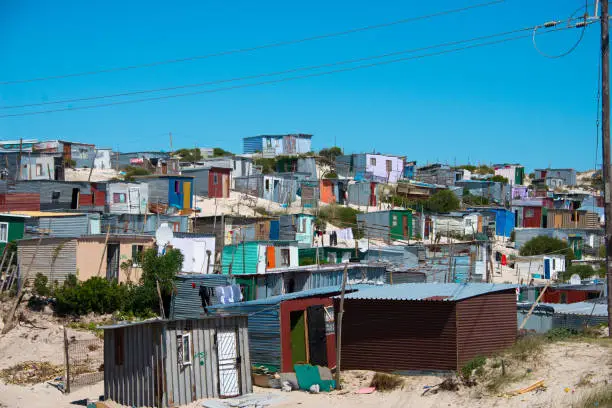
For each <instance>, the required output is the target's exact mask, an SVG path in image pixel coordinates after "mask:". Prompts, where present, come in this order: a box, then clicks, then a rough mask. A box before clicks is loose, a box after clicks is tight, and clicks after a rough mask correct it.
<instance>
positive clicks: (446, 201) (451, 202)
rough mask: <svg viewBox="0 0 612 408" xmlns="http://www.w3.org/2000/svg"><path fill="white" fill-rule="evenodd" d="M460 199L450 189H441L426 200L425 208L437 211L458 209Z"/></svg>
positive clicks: (445, 211)
mask: <svg viewBox="0 0 612 408" xmlns="http://www.w3.org/2000/svg"><path fill="white" fill-rule="evenodd" d="M459 206H460V203H459V199H458V198H457V196H456V195H455V193H453V192H452V191H450V190H440V191H438V192H437V193H435V194H434V195H432V196H431V197H430V198H429V199H428V200H427V201H426V202H425V209H427V210H428V211H431V212H435V213H447V212H451V211H455V210H458V209H459Z"/></svg>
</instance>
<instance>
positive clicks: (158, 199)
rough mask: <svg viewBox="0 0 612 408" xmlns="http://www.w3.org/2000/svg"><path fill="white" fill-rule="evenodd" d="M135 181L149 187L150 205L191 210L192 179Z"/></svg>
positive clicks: (159, 178)
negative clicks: (163, 205)
mask: <svg viewBox="0 0 612 408" xmlns="http://www.w3.org/2000/svg"><path fill="white" fill-rule="evenodd" d="M136 179H137V181H139V182H142V183H147V184H148V185H149V203H150V204H165V205H168V206H169V207H174V208H176V209H178V210H189V209H192V208H193V189H194V187H195V186H194V181H193V177H187V176H143V177H137V178H136Z"/></svg>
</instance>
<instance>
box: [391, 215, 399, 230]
mask: <svg viewBox="0 0 612 408" xmlns="http://www.w3.org/2000/svg"><path fill="white" fill-rule="evenodd" d="M397 223H398V217H397V214H393V215H391V226H392V227H397Z"/></svg>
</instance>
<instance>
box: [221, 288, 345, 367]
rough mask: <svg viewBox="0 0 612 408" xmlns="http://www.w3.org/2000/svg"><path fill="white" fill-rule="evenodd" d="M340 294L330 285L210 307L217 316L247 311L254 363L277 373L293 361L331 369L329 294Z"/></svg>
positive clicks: (333, 341) (333, 340)
mask: <svg viewBox="0 0 612 408" xmlns="http://www.w3.org/2000/svg"><path fill="white" fill-rule="evenodd" d="M352 291H353V290H352V289H349V290H348V292H352ZM339 293H340V287H339V286H333V287H326V288H319V289H312V290H307V291H303V292H297V293H290V294H285V295H280V296H274V297H269V298H267V299H263V300H255V301H251V302H240V303H230V304H226V305H216V306H212V307H210V308H209V309H210V311H211V313H212V314H214V315H217V316H228V315H229V316H233V315H241V314H248V316H249V348H250V352H251V360H252V362H253V364H255V365H257V366H265V367H267V368H268V369H269V370H271V371H276V372H292V371H294V370H293V365H294V364H296V363H309V364H313V365H320V366H324V367H330V368H332V367H335V366H336V330H335V319H334V306H333V303H334V302H333V299H331V296H333V295H336V294H339Z"/></svg>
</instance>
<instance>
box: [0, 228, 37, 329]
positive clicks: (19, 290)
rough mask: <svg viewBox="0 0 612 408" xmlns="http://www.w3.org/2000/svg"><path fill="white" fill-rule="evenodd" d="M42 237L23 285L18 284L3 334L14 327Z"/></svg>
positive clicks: (24, 277) (24, 276)
mask: <svg viewBox="0 0 612 408" xmlns="http://www.w3.org/2000/svg"><path fill="white" fill-rule="evenodd" d="M42 238H43V236H42V235H41V236H40V238H38V242H37V243H36V249H35V250H34V253H33V254H32V260H31V261H30V264H29V265H28V269H27V270H26V272H25V274H24V275H23V280H22V283H21V285H17V294H16V296H15V297H16V299H15V304H14V305H13V307H12V308H11V310H10V312H9V314H8V316H7V318H6V320H5V323H4V328H3V329H2V334H6V333H8V332H9V331H10V330H11V328H12V327H13V318H14V317H15V312H16V311H17V307H19V302H20V301H21V295H22V292H23V286H24V285H25V284H26V282H27V281H28V276H29V275H30V271H31V270H32V265H33V264H34V260H35V259H36V255H37V254H38V248H40V243H41V242H42Z"/></svg>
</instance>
